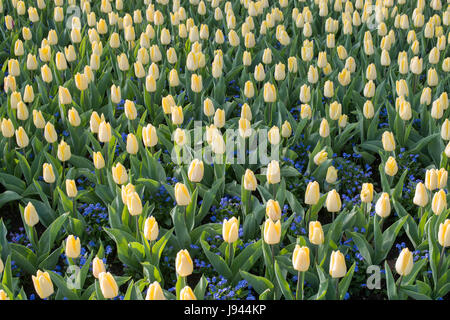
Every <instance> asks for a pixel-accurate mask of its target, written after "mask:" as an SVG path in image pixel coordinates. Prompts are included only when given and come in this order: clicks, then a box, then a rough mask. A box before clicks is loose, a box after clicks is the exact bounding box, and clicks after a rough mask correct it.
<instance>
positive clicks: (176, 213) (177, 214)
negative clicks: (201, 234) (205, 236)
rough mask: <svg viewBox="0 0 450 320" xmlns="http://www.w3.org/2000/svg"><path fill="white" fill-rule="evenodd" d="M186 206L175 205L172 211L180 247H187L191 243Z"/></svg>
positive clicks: (171, 214)
mask: <svg viewBox="0 0 450 320" xmlns="http://www.w3.org/2000/svg"><path fill="white" fill-rule="evenodd" d="M185 210H186V207H180V206H175V207H174V208H173V209H172V210H171V211H170V216H171V217H172V221H173V225H174V227H175V234H176V239H177V241H178V244H179V246H180V248H183V249H186V248H188V247H189V245H190V244H191V238H190V236H189V231H188V229H187V227H186V212H185Z"/></svg>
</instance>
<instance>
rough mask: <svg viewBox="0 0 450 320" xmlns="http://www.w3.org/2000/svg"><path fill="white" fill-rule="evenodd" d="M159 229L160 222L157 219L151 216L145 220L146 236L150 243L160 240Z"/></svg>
mask: <svg viewBox="0 0 450 320" xmlns="http://www.w3.org/2000/svg"><path fill="white" fill-rule="evenodd" d="M158 234H159V229H158V222H157V221H156V219H155V217H153V216H150V217H148V218H147V219H146V220H145V225H144V236H145V238H146V239H147V240H149V241H154V240H156V239H157V238H158Z"/></svg>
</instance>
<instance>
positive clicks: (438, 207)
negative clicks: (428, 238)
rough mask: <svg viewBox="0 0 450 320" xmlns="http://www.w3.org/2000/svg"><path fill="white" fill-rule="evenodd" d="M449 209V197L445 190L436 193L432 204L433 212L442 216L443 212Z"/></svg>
mask: <svg viewBox="0 0 450 320" xmlns="http://www.w3.org/2000/svg"><path fill="white" fill-rule="evenodd" d="M446 209H447V195H446V194H445V191H444V190H443V189H441V190H439V191H438V192H436V193H435V194H434V196H433V201H432V202H431V210H433V213H434V214H435V215H437V216H438V215H440V214H441V213H442V211H444V210H446Z"/></svg>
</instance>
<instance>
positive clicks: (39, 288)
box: [31, 270, 54, 299]
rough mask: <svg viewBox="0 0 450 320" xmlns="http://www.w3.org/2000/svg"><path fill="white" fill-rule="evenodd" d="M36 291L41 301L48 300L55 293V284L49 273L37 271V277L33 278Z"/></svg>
mask: <svg viewBox="0 0 450 320" xmlns="http://www.w3.org/2000/svg"><path fill="white" fill-rule="evenodd" d="M31 278H32V280H33V285H34V289H35V290H36V293H37V294H38V296H39V297H40V298H41V299H45V298H48V297H49V296H51V295H52V294H53V292H54V289H53V283H52V280H51V278H50V275H49V274H48V272H42V271H41V270H38V271H37V274H36V276H34V275H32V276H31Z"/></svg>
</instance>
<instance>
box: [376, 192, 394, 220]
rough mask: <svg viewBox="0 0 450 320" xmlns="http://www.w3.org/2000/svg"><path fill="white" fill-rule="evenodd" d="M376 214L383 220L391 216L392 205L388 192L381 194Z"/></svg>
mask: <svg viewBox="0 0 450 320" xmlns="http://www.w3.org/2000/svg"><path fill="white" fill-rule="evenodd" d="M375 212H376V214H377V215H379V216H380V217H381V218H386V217H388V216H389V215H390V214H391V203H390V200H389V194H388V193H387V192H383V193H382V194H381V196H380V198H379V199H378V201H377V203H376V205H375Z"/></svg>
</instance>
